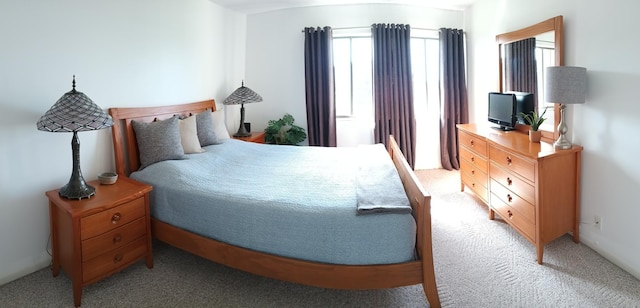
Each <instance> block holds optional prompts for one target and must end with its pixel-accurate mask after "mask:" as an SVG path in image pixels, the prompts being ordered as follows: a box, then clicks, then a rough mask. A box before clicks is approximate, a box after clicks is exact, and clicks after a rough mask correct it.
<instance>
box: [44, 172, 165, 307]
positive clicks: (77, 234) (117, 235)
mask: <svg viewBox="0 0 640 308" xmlns="http://www.w3.org/2000/svg"><path fill="white" fill-rule="evenodd" d="M89 184H90V185H91V186H93V187H95V189H96V194H95V196H93V197H91V198H89V199H82V200H73V199H66V198H62V197H60V195H58V190H57V189H56V190H51V191H48V192H46V196H47V198H49V217H50V219H51V251H52V257H53V260H52V264H51V270H52V272H53V276H54V277H56V276H58V273H59V269H60V267H62V269H63V270H64V271H65V273H66V274H67V275H68V276H69V278H71V281H72V284H73V302H74V304H75V306H76V307H78V306H80V302H81V297H82V288H83V287H85V286H87V285H89V284H92V283H94V282H97V281H99V280H101V279H103V278H105V277H108V276H110V275H112V274H114V273H116V272H118V271H120V270H122V269H124V268H126V267H127V266H129V265H132V264H133V263H135V262H137V261H139V260H141V259H145V261H146V265H147V267H148V268H152V267H153V255H152V251H151V218H150V216H149V192H150V191H151V189H152V187H151V186H150V185H147V184H144V183H140V182H137V181H134V180H132V179H129V178H127V177H124V176H120V178H119V179H118V180H117V182H116V183H115V184H112V185H101V184H100V183H99V182H98V181H91V182H89Z"/></svg>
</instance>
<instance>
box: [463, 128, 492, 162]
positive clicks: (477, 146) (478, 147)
mask: <svg viewBox="0 0 640 308" xmlns="http://www.w3.org/2000/svg"><path fill="white" fill-rule="evenodd" d="M458 137H459V138H460V140H458V142H459V143H460V145H461V146H465V147H467V148H469V149H471V150H473V151H474V152H476V153H478V154H480V155H481V156H484V157H486V156H487V141H486V140H484V139H482V138H479V137H476V136H474V135H471V134H468V133H466V132H463V131H458Z"/></svg>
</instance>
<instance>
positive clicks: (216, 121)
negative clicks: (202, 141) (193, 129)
mask: <svg viewBox="0 0 640 308" xmlns="http://www.w3.org/2000/svg"><path fill="white" fill-rule="evenodd" d="M211 120H212V121H213V132H214V133H215V135H216V137H217V138H218V140H224V139H230V138H231V136H229V131H228V130H227V123H226V122H225V120H224V112H223V111H222V110H218V111H214V112H212V113H211Z"/></svg>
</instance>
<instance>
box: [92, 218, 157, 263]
mask: <svg viewBox="0 0 640 308" xmlns="http://www.w3.org/2000/svg"><path fill="white" fill-rule="evenodd" d="M146 227H147V225H146V223H145V220H144V218H138V219H136V220H134V221H133V222H130V223H128V224H126V225H124V226H122V227H119V228H116V229H113V230H111V231H109V232H107V233H105V234H102V235H98V236H96V237H93V238H90V239H88V240H85V241H83V242H82V261H85V262H86V261H88V260H91V259H93V258H95V257H96V256H98V255H100V254H103V253H105V252H107V251H111V250H114V249H117V248H119V247H122V246H124V245H126V244H128V243H131V242H132V241H134V240H135V239H137V238H139V237H141V236H143V235H145V234H146V231H147V229H146Z"/></svg>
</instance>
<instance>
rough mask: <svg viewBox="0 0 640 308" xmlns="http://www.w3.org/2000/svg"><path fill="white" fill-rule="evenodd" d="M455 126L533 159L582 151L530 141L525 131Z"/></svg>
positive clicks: (475, 125)
mask: <svg viewBox="0 0 640 308" xmlns="http://www.w3.org/2000/svg"><path fill="white" fill-rule="evenodd" d="M456 126H457V127H458V129H459V130H462V131H465V132H468V133H471V134H474V135H477V136H479V137H482V138H484V139H486V140H487V141H490V142H492V143H494V144H496V145H499V146H502V147H504V148H507V149H509V150H511V151H515V152H517V153H518V154H521V155H524V156H527V157H529V158H533V159H538V158H544V157H548V156H554V155H563V154H569V153H572V152H579V151H582V146H579V145H575V144H574V145H573V146H572V147H571V149H568V150H557V149H555V148H554V147H553V144H551V143H548V142H544V141H541V142H531V141H529V136H528V135H527V134H526V133H523V132H520V131H517V130H512V131H502V130H499V129H496V128H493V127H492V126H490V125H485V124H458V125H456Z"/></svg>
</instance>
